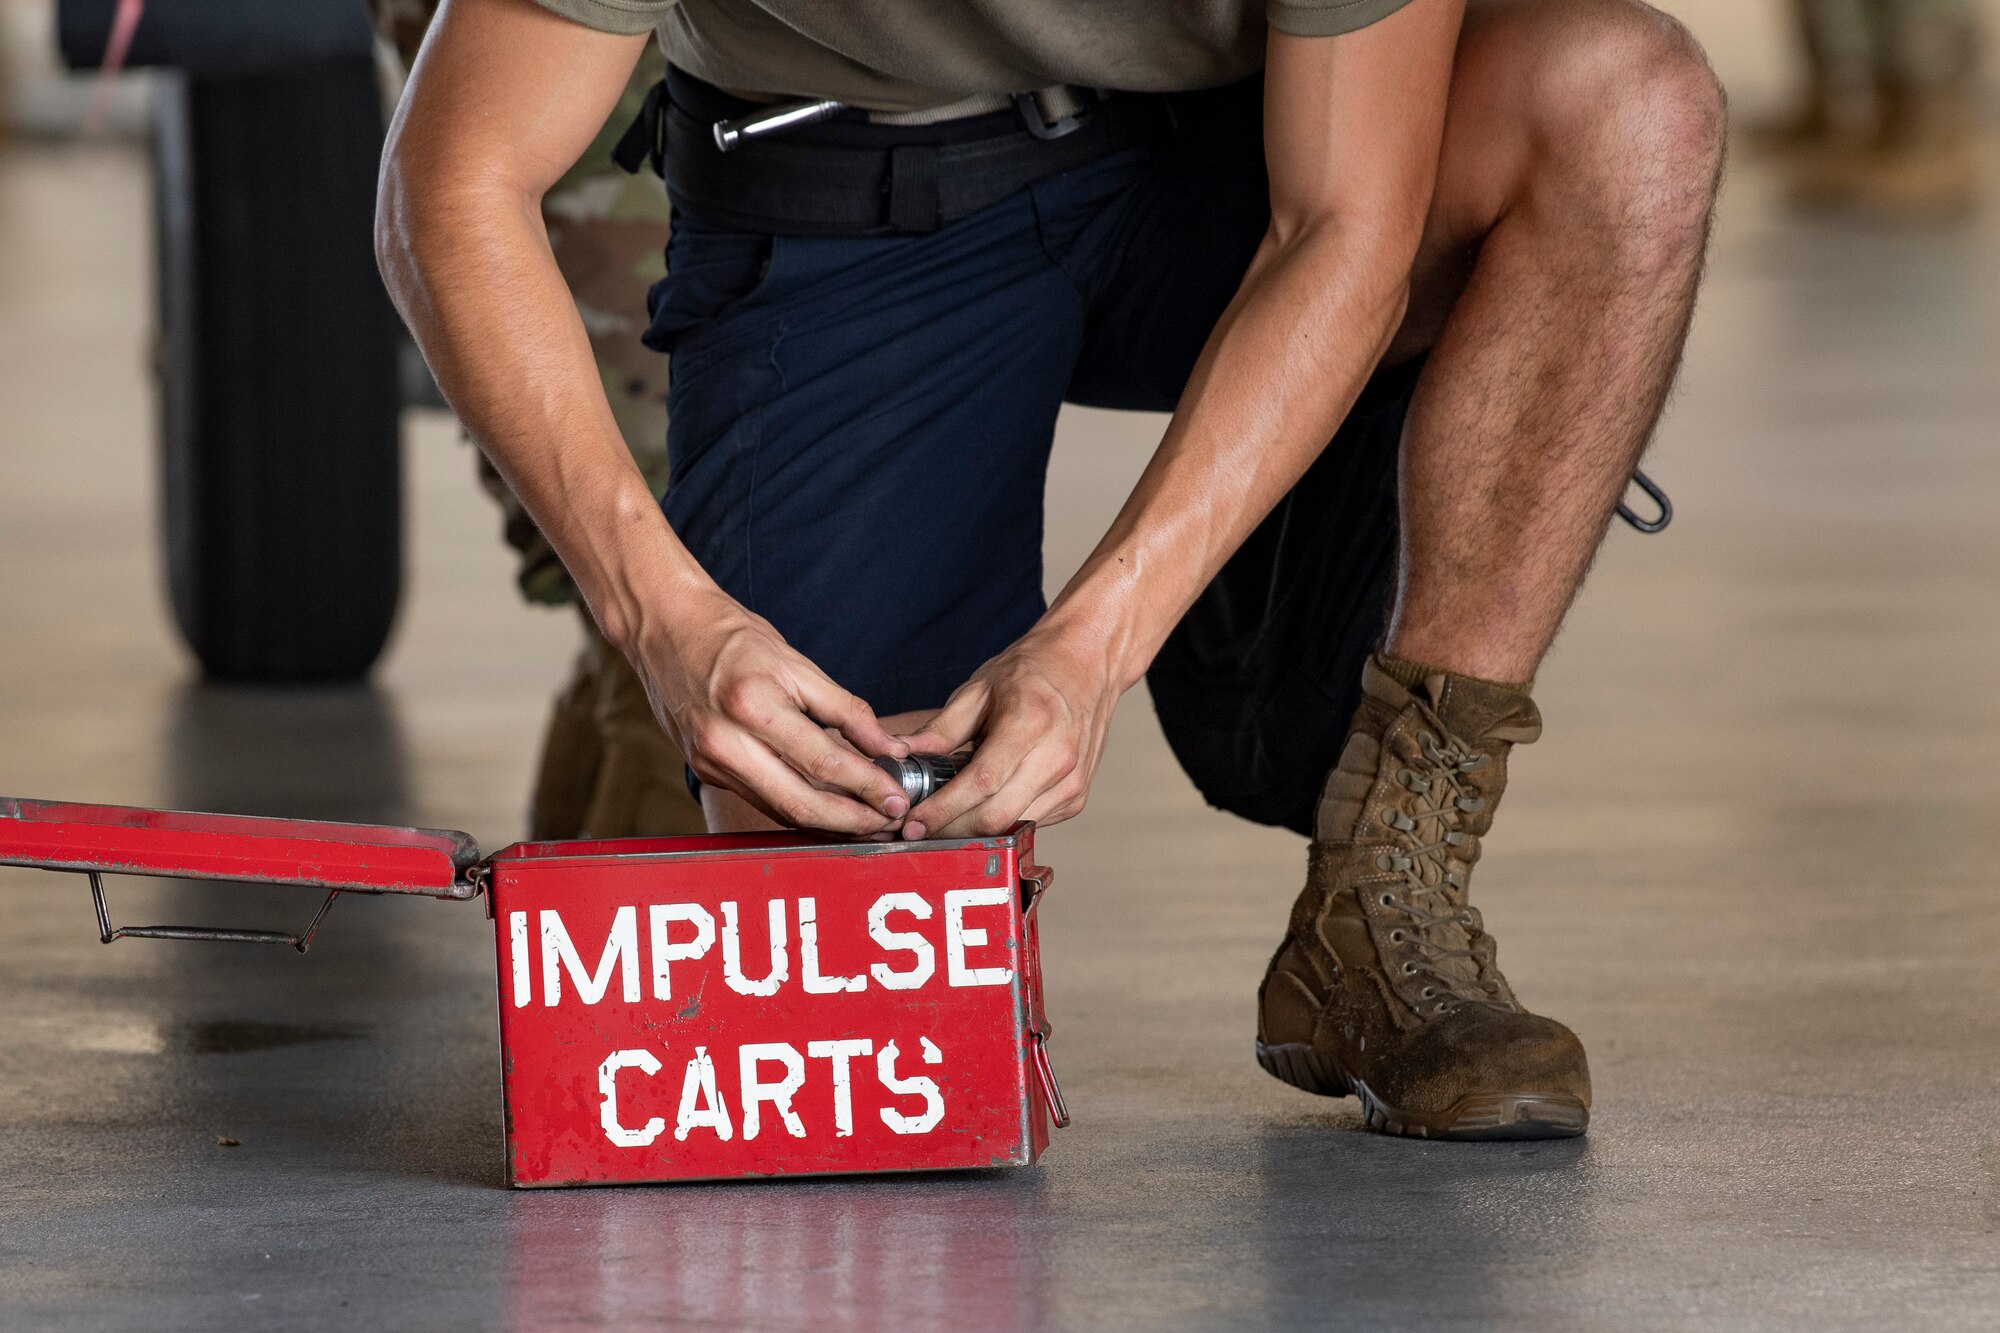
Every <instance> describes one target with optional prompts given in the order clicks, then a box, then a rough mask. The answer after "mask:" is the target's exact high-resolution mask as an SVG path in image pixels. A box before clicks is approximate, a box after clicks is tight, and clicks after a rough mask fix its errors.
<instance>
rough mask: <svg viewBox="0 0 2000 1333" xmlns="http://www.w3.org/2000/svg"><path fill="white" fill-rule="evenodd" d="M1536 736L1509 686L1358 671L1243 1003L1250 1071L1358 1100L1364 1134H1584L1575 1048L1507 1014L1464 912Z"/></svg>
mask: <svg viewBox="0 0 2000 1333" xmlns="http://www.w3.org/2000/svg"><path fill="white" fill-rule="evenodd" d="M1398 676H1400V677H1402V679H1403V680H1406V681H1408V682H1409V684H1408V685H1405V684H1402V683H1399V681H1398V679H1397V677H1398ZM1541 730H1542V722H1541V715H1540V714H1539V713H1538V712H1537V711H1536V709H1535V705H1534V701H1533V700H1531V699H1530V698H1529V697H1528V694H1527V692H1526V691H1525V690H1524V689H1521V688H1518V687H1512V686H1506V685H1496V684H1492V683H1490V682H1487V681H1480V680H1474V679H1471V678H1469V677H1465V676H1456V675H1450V674H1447V673H1444V672H1432V673H1429V674H1425V669H1424V668H1419V667H1412V666H1410V665H1408V664H1404V663H1397V662H1387V661H1384V660H1383V659H1380V658H1376V659H1374V660H1371V661H1370V662H1369V663H1368V665H1367V666H1366V667H1364V668H1363V672H1362V698H1361V707H1360V709H1359V711H1358V712H1357V713H1356V714H1355V718H1354V724H1353V727H1352V728H1351V729H1350V730H1349V732H1348V736H1347V744H1346V746H1345V748H1344V749H1343V750H1342V751H1341V756H1340V763H1339V766H1338V767H1336V768H1335V769H1334V771H1333V773H1332V775H1331V776H1329V777H1328V779H1327V783H1326V788H1325V791H1324V793H1323V794H1322V796H1321V798H1320V805H1319V811H1318V816H1317V821H1316V822H1317V829H1318V834H1319V836H1318V837H1317V838H1315V839H1314V841H1313V843H1312V847H1311V851H1310V860H1309V868H1308V872H1307V879H1306V887H1305V891H1304V892H1303V893H1301V894H1300V895H1299V898H1298V902H1297V903H1296V904H1295V905H1294V906H1293V908H1292V921H1291V929H1290V931H1289V932H1288V933H1287V935H1286V937H1285V942H1284V943H1283V944H1281V945H1280V946H1279V947H1278V952H1277V954H1276V956H1275V957H1273V958H1272V960H1271V967H1270V971H1269V972H1267V973H1266V974H1265V977H1264V984H1263V986H1262V987H1261V988H1260V990H1259V992H1258V1005H1257V1009H1258V1013H1257V1061H1258V1063H1259V1064H1261V1065H1263V1066H1264V1068H1265V1069H1266V1070H1268V1071H1269V1072H1270V1073H1271V1074H1273V1075H1275V1076H1276V1077H1278V1078H1281V1079H1283V1080H1284V1081H1285V1082H1287V1083H1290V1084H1293V1085H1294V1086H1297V1087H1300V1088H1303V1089H1305V1090H1306V1091H1307V1092H1316V1093H1320V1094H1323V1095H1325V1096H1329V1097H1343V1096H1347V1095H1348V1094H1350V1093H1351V1094H1354V1095H1356V1096H1358V1097H1360V1099H1361V1106H1362V1110H1363V1112H1364V1113H1365V1114H1366V1116H1367V1119H1368V1125H1369V1127H1370V1128H1372V1129H1376V1130H1380V1131H1383V1132H1385V1133H1390V1134H1408V1135H1413V1136H1416V1137H1418V1138H1442V1139H1540V1138H1564V1137H1568V1136H1571V1135H1576V1134H1581V1133H1583V1131H1584V1128H1585V1126H1586V1125H1587V1124H1588V1123H1589V1119H1590V1074H1589V1070H1588V1067H1587V1066H1586V1064H1585V1062H1584V1055H1583V1046H1582V1044H1581V1043H1580V1042H1578V1041H1577V1039H1576V1036H1575V1034H1574V1033H1572V1032H1571V1031H1570V1030H1569V1029H1568V1028H1566V1027H1564V1026H1563V1025H1562V1024H1560V1023H1557V1022H1555V1021H1554V1020H1552V1019H1547V1018H1542V1017H1539V1016H1537V1015H1535V1014H1531V1013H1529V1012H1528V1011H1527V1010H1525V1009H1523V1008H1522V1007H1521V1005H1520V1002H1519V1001H1517V1000H1516V999H1515V998H1514V992H1513V990H1512V989H1511V988H1510V987H1509V986H1508V985H1507V979H1506V978H1505V977H1503V976H1501V975H1500V970H1499V968H1498V967H1497V966H1495V964H1494V961H1493V954H1494V944H1493V938H1492V936H1490V935H1488V934H1487V933H1486V932H1485V930H1484V929H1482V928H1481V925H1480V919H1479V912H1478V909H1476V908H1474V907H1472V906H1470V905H1469V904H1468V903H1467V902H1466V893H1467V880H1468V877H1469V876H1470V874H1471V872H1472V866H1473V863H1474V862H1475V861H1477V860H1478V859H1479V839H1480V837H1481V836H1482V835H1484V834H1485V833H1486V831H1487V830H1488V829H1490V828H1491V827H1492V825H1493V811H1494V807H1495V806H1497V805H1498V804H1499V801H1500V796H1501V793H1502V792H1503V791H1504V790H1505V788H1506V785H1507V755H1508V751H1509V750H1511V749H1512V748H1513V747H1514V746H1515V745H1517V744H1525V743H1527V742H1529V741H1532V740H1534V739H1535V738H1536V737H1537V736H1539V735H1540V734H1541Z"/></svg>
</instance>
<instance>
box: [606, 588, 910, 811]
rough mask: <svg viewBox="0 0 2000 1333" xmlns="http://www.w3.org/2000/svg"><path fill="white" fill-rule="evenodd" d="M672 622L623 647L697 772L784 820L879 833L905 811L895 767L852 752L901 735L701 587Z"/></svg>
mask: <svg viewBox="0 0 2000 1333" xmlns="http://www.w3.org/2000/svg"><path fill="white" fill-rule="evenodd" d="M675 623H676V625H677V626H678V628H675V629H671V630H664V631H662V632H660V633H658V634H654V635H650V636H648V635H643V634H642V635H641V636H640V637H639V638H638V639H637V640H636V641H635V644H634V651H633V652H632V658H633V660H634V662H635V663H636V664H637V666H638V668H639V674H640V676H641V677H642V678H643V679H644V680H645V682H646V693H647V694H648V696H649V697H650V698H651V699H652V701H653V711H654V712H655V713H656V714H657V715H658V716H659V718H660V720H661V722H662V723H664V724H665V726H666V728H667V730H668V731H669V732H671V733H672V734H673V737H674V739H675V741H677V742H678V743H679V745H680V747H681V752H682V753H683V754H685V755H687V758H688V766H689V767H691V768H693V769H694V771H695V775H696V776H697V777H699V778H700V779H701V780H702V781H703V782H705V783H710V784H713V785H715V786H717V787H721V788H724V789H726V790H729V791H733V792H735V793H736V794H737V795H738V796H741V797H742V798H743V799H744V800H746V801H748V802H750V804H752V805H754V806H756V807H757V808H758V809H759V810H761V811H763V812H764V813H765V814H766V815H768V816H770V817H771V818H772V819H775V820H777V821H778V822H779V823H781V824H785V825H789V826H791V827H794V828H816V829H827V830H830V831H832V832H836V833H851V834H859V835H865V834H871V833H879V832H882V831H883V830H885V829H887V828H888V827H889V826H890V825H891V824H892V823H893V822H894V821H895V820H897V819H900V818H901V817H902V816H903V815H904V814H905V813H906V812H907V811H908V809H909V801H908V800H907V799H906V798H905V797H904V795H903V792H902V788H901V787H899V786H898V785H897V783H896V781H895V779H893V778H891V777H890V776H889V775H888V774H886V773H884V772H883V771H882V770H881V769H879V768H877V767H875V765H874V764H873V763H871V762H869V760H868V759H867V758H864V757H863V756H864V755H878V754H894V755H897V756H899V757H900V756H902V755H905V754H907V753H909V749H908V747H907V746H906V745H904V744H903V743H902V742H901V741H898V740H897V739H896V738H895V737H893V736H891V735H890V734H889V733H888V732H886V731H884V730H883V729H882V724H881V723H880V722H878V721H876V719H875V714H874V711H873V710H871V709H870V708H869V707H868V705H867V704H865V703H863V702H862V701H861V700H860V699H858V698H856V697H855V696H854V695H852V694H850V693H848V692H847V691H846V690H844V689H842V688H841V687H840V686H838V685H836V684H834V682H833V681H832V680H830V679H828V677H827V675H826V673H824V672H823V671H821V670H820V669H819V668H818V667H816V666H814V665H813V664H812V663H811V662H809V661H807V660H806V659H805V658H804V657H803V656H802V655H800V654H799V653H798V652H797V651H795V650H794V649H793V648H792V647H791V646H790V645H789V644H787V643H786V642H785V641H784V639H783V638H782V637H781V636H780V635H779V634H778V631H777V630H775V629H773V628H772V627H771V624H770V622H769V621H767V620H765V619H764V618H763V617H762V616H758V615H753V614H751V613H750V612H749V611H747V610H745V609H744V608H743V607H742V606H741V605H739V604H738V603H737V602H736V601H734V600H733V599H732V598H730V597H729V596H727V595H726V594H724V593H723V592H721V591H720V590H712V591H710V592H709V593H707V594H706V595H705V597H703V598H702V599H700V604H699V605H695V606H689V607H684V608H683V609H682V614H680V615H679V616H677V617H676V618H675ZM843 740H844V741H845V742H846V744H842V743H841V742H842V741H843Z"/></svg>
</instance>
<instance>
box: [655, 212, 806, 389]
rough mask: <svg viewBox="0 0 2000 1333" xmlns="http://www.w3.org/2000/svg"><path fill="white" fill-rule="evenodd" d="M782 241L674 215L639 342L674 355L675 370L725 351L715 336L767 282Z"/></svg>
mask: <svg viewBox="0 0 2000 1333" xmlns="http://www.w3.org/2000/svg"><path fill="white" fill-rule="evenodd" d="M784 246H785V240H784V238H782V237H776V236H767V235H763V234H761V233H757V232H738V231H724V230H721V229H718V228H714V227H709V226H705V225H703V224H700V223H696V222H693V221H691V220H689V219H687V218H684V217H680V216H676V217H675V218H674V222H673V232H672V235H671V237H670V238H669V240H668V242H667V276H666V277H664V278H661V279H660V280H659V281H658V282H656V283H654V284H653V286H652V288H651V290H649V291H648V292H647V294H646V311H647V314H648V315H649V316H650V321H651V322H650V323H648V325H647V327H646V332H645V335H644V337H643V339H642V341H644V342H645V344H646V346H648V347H650V348H652V349H653V350H654V351H656V352H666V353H668V354H670V355H671V356H672V357H673V358H674V371H675V373H676V374H679V375H686V374H689V373H692V371H693V369H694V368H695V366H696V365H697V364H699V363H700V362H702V361H705V360H707V359H708V358H709V357H710V356H712V355H714V354H715V353H718V352H721V351H723V350H726V348H727V347H728V345H729V344H730V342H731V341H732V340H730V339H726V338H721V337H718V336H717V335H718V334H719V333H720V332H721V331H722V329H723V327H724V326H725V325H726V324H728V323H729V322H730V321H731V317H732V316H734V315H735V314H737V313H739V312H743V311H745V310H746V309H748V308H750V307H752V306H754V305H755V304H756V302H757V298H758V297H759V296H760V295H762V294H763V292H764V291H765V289H766V288H767V287H768V286H769V283H770V279H771V274H772V272H773V271H774V269H775V268H776V267H777V265H778V262H779V259H780V257H781V254H782V251H783V249H784Z"/></svg>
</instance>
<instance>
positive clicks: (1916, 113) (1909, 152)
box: [1792, 81, 1983, 224]
mask: <svg viewBox="0 0 2000 1333" xmlns="http://www.w3.org/2000/svg"><path fill="white" fill-rule="evenodd" d="M1880 103H1881V108H1882V109H1881V128H1880V130H1879V131H1878V132H1877V133H1876V134H1875V135H1874V136H1873V137H1872V138H1871V139H1869V140H1867V141H1865V142H1860V143H1856V142H1852V141H1849V142H1844V143H1833V144H1830V145H1829V146H1828V147H1827V148H1826V149H1825V150H1824V151H1823V152H1821V153H1819V154H1817V155H1814V156H1812V157H1810V158H1808V159H1807V160H1806V161H1805V162H1804V163H1802V164H1801V166H1800V168H1799V170H1798V173H1797V174H1796V175H1795V176H1794V178H1793V182H1792V195H1793V198H1794V199H1795V200H1797V201H1798V202H1799V203H1802V204H1806V205H1809V206H1825V207H1832V208H1842V209H1846V210H1848V211H1850V212H1854V213H1859V214H1862V215H1864V216H1866V217H1870V218H1874V219H1876V220H1879V221H1883V222H1891V223H1906V224H1921V223H1926V222H1943V221H1949V220H1950V219H1953V218H1957V217H1962V216H1964V215H1965V214H1967V213H1970V212H1971V211H1972V210H1973V209H1974V208H1975V207H1976V206H1977V205H1978V203H1979V196H1980V193H1981V187H1982V182H1981V175H1982V171H1981V167H1982V163H1981V157H1982V152H1983V145H1982V144H1981V141H1980V136H1979V119H1980V118H1979V110H1978V102H1977V98H1976V97H1975V95H1974V92H1973V89H1972V86H1971V85H1970V84H1969V83H1967V82H1963V81H1961V82H1953V83H1947V84H1943V85H1940V86H1938V87H1934V88H1920V87H1914V86H1909V85H1905V84H1897V83H1889V84H1886V85H1885V86H1884V88H1883V90H1882V93H1881V97H1880Z"/></svg>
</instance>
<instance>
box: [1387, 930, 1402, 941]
mask: <svg viewBox="0 0 2000 1333" xmlns="http://www.w3.org/2000/svg"><path fill="white" fill-rule="evenodd" d="M1402 942H1403V932H1402V931H1400V930H1392V931H1390V932H1389V943H1391V944H1401V943H1402Z"/></svg>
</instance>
